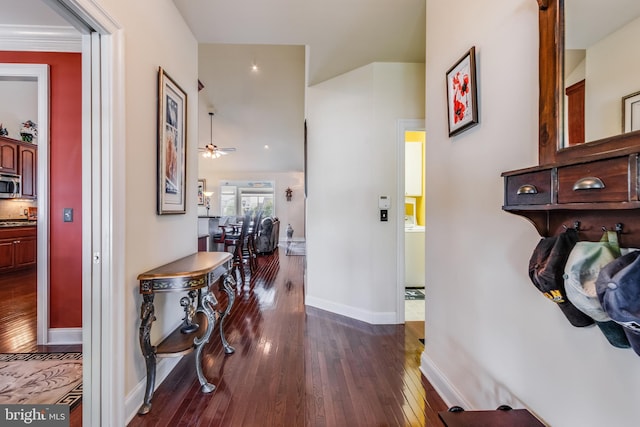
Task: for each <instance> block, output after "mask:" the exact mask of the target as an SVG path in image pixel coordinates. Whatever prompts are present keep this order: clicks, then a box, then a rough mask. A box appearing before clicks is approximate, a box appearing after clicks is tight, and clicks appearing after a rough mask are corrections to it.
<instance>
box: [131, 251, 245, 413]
mask: <svg viewBox="0 0 640 427" xmlns="http://www.w3.org/2000/svg"><path fill="white" fill-rule="evenodd" d="M230 268H231V254H230V253H227V252H197V253H194V254H192V255H189V256H186V257H184V258H181V259H179V260H177V261H174V262H171V263H169V264H166V265H163V266H160V267H157V268H154V269H153V270H149V271H147V272H145V273H142V274H140V275H138V280H139V281H140V293H141V294H142V298H143V301H142V306H141V308H140V319H141V324H140V348H141V350H142V355H143V356H144V358H145V363H146V367H147V387H146V392H145V396H144V403H143V404H142V406H141V407H140V409H139V411H138V413H139V414H146V413H148V412H149V411H150V410H151V398H152V397H153V392H154V388H155V381H156V358H157V357H175V356H180V355H183V354H187V353H189V352H191V351H193V350H194V349H195V350H196V358H195V359H196V360H195V364H196V373H197V375H198V380H199V381H200V385H201V390H202V392H204V393H210V392H212V391H213V390H214V389H215V386H214V385H213V384H211V383H209V382H208V381H207V379H206V378H205V376H204V374H203V372H202V348H203V346H204V344H206V343H207V342H209V338H210V336H211V333H212V331H213V328H214V325H215V322H216V319H219V320H220V321H219V322H218V325H219V329H220V340H221V341H222V345H223V348H224V352H225V353H226V354H231V353H233V352H234V351H235V350H234V349H233V347H231V346H230V345H229V343H228V342H227V340H226V338H225V335H224V329H223V325H224V319H225V318H226V317H227V315H228V314H229V312H230V311H231V308H232V306H233V302H234V300H235V290H236V282H235V280H234V278H233V276H232V275H231V274H229V271H230ZM216 282H217V283H218V284H219V287H220V290H221V291H223V292H225V293H226V294H227V296H228V298H229V303H228V304H227V306H226V308H225V309H224V311H220V308H219V307H218V301H217V299H216V297H215V296H214V295H213V293H211V286H212V285H214V284H215V283H216ZM164 292H183V293H184V292H186V293H187V294H189V295H190V296H191V301H190V300H189V298H188V297H185V298H183V299H182V300H181V305H182V304H183V301H184V305H183V309H184V310H185V318H187V310H188V308H189V307H192V308H193V309H194V310H193V313H192V314H193V323H194V325H193V328H192V329H195V330H189V328H187V331H188V332H187V333H184V332H183V331H181V329H184V328H182V327H178V328H177V329H176V330H175V331H173V332H172V333H171V334H170V335H169V336H168V337H167V338H166V339H164V340H163V341H162V342H161V343H159V344H158V345H157V346H154V345H151V338H150V336H151V325H152V323H153V321H154V320H156V317H155V307H154V305H153V300H154V296H155V294H156V293H164ZM176 308H177V309H180V308H178V307H176Z"/></svg>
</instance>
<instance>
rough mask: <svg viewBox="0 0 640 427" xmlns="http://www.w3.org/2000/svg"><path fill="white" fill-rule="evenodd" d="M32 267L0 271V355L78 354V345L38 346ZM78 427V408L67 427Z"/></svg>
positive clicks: (79, 346)
mask: <svg viewBox="0 0 640 427" xmlns="http://www.w3.org/2000/svg"><path fill="white" fill-rule="evenodd" d="M36 274H37V271H36V268H35V267H34V268H30V269H25V270H19V271H15V272H10V273H7V272H0V353H47V352H67V351H71V352H77V351H82V345H38V344H37V339H36V338H37V337H36V324H37V323H36V319H37V292H36V290H37V277H36ZM80 426H82V405H81V404H80V405H77V406H76V407H75V408H73V410H72V411H71V414H70V427H80Z"/></svg>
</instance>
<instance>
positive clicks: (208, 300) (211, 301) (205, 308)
mask: <svg viewBox="0 0 640 427" xmlns="http://www.w3.org/2000/svg"><path fill="white" fill-rule="evenodd" d="M200 292H201V298H200V303H199V304H198V308H197V309H196V313H204V315H205V316H206V317H207V329H206V331H205V333H204V335H203V336H202V337H200V338H198V337H196V338H195V339H194V340H193V344H194V345H195V346H196V372H197V374H198V381H200V385H201V390H202V392H203V393H211V392H212V391H213V390H215V389H216V386H214V385H213V384H211V383H210V382H208V381H207V379H206V378H205V376H204V373H203V372H202V347H204V344H206V343H208V342H209V338H210V337H211V332H212V331H213V326H214V324H215V323H216V316H215V312H214V311H213V309H212V307H215V306H216V305H217V304H218V301H217V300H216V297H215V296H214V295H213V294H212V293H211V292H210V291H209V287H208V286H206V287H204V288H202V289H201V290H200Z"/></svg>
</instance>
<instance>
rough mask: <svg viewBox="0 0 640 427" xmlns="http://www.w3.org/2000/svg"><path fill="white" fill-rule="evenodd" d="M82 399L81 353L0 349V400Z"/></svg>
mask: <svg viewBox="0 0 640 427" xmlns="http://www.w3.org/2000/svg"><path fill="white" fill-rule="evenodd" d="M81 401H82V353H11V354H7V353H0V404H9V403H12V404H45V405H46V404H66V405H69V406H70V408H69V409H70V410H71V409H73V407H74V406H75V405H77V404H78V403H80V402H81Z"/></svg>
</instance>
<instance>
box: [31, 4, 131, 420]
mask: <svg viewBox="0 0 640 427" xmlns="http://www.w3.org/2000/svg"><path fill="white" fill-rule="evenodd" d="M43 1H44V2H46V3H47V4H48V5H50V6H51V7H52V8H54V9H56V10H57V11H58V12H59V13H60V14H61V15H62V16H64V17H65V18H66V19H67V21H68V22H69V23H70V24H71V25H73V26H74V27H75V28H76V29H77V30H78V31H80V32H81V33H82V212H83V215H82V352H83V401H82V422H83V425H91V426H115V425H125V415H124V371H125V369H124V363H123V361H124V347H125V345H124V334H123V333H122V331H124V330H125V327H124V305H125V304H124V289H123V286H124V283H125V280H124V205H125V192H124V187H125V186H124V178H123V177H124V165H125V157H124V140H125V138H124V129H125V119H124V105H125V102H124V50H123V49H124V35H123V30H122V28H121V26H120V25H119V24H118V23H117V22H116V21H115V20H114V19H113V18H112V17H111V16H110V15H108V14H107V13H106V12H105V10H104V9H102V8H101V7H100V6H99V5H97V4H96V3H95V2H94V1H92V0H43Z"/></svg>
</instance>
